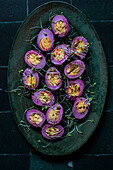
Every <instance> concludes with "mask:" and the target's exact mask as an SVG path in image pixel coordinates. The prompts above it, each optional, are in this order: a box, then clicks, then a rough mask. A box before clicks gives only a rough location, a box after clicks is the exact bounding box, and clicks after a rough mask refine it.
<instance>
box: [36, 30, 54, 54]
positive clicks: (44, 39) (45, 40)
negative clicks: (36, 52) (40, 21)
mask: <svg viewBox="0 0 113 170" xmlns="http://www.w3.org/2000/svg"><path fill="white" fill-rule="evenodd" d="M37 44H38V47H39V48H40V49H41V50H42V51H50V50H51V49H52V48H53V46H54V36H53V33H52V32H51V31H50V30H49V29H43V30H41V31H40V32H39V34H38V37H37Z"/></svg>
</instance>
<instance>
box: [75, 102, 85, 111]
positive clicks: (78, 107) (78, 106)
mask: <svg viewBox="0 0 113 170" xmlns="http://www.w3.org/2000/svg"><path fill="white" fill-rule="evenodd" d="M86 107H87V105H86V102H85V101H82V100H79V101H78V102H77V103H76V110H77V111H78V112H79V113H83V112H85V110H86Z"/></svg>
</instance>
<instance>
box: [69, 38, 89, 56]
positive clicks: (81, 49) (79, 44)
mask: <svg viewBox="0 0 113 170" xmlns="http://www.w3.org/2000/svg"><path fill="white" fill-rule="evenodd" d="M71 51H73V52H75V53H74V54H75V55H74V56H73V57H74V58H75V59H78V58H80V59H83V58H84V57H85V56H86V54H87V52H88V42H87V40H86V39H85V38H84V37H82V36H80V37H76V38H74V39H73V42H72V44H71Z"/></svg>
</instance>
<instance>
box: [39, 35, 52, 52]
mask: <svg viewBox="0 0 113 170" xmlns="http://www.w3.org/2000/svg"><path fill="white" fill-rule="evenodd" d="M51 46H52V41H51V40H50V38H49V37H43V38H42V39H41V40H40V47H41V48H42V49H43V50H48V49H50V48H51Z"/></svg>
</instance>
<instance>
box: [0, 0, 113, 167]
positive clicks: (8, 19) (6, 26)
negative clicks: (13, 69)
mask: <svg viewBox="0 0 113 170" xmlns="http://www.w3.org/2000/svg"><path fill="white" fill-rule="evenodd" d="M45 2H47V1H46V0H42V1H37V0H23V1H21V0H17V1H14V0H12V1H10V0H7V1H5V2H4V1H3V0H0V38H1V41H0V47H1V48H0V49H1V52H0V88H2V89H7V65H8V58H9V51H10V48H11V44H12V42H13V38H14V35H15V33H16V31H17V29H18V28H19V26H20V24H21V23H22V22H23V20H24V19H25V17H26V16H27V15H28V13H30V12H31V11H32V10H33V9H34V8H36V7H37V6H38V5H41V4H43V3H45ZM66 2H69V3H72V4H73V5H75V6H76V7H78V8H79V9H80V10H82V11H83V12H84V13H85V14H86V15H87V16H88V18H89V19H90V20H91V22H92V24H93V25H94V27H95V29H96V31H97V33H98V34H99V36H100V39H101V42H102V45H103V47H104V50H105V54H106V59H107V64H108V77H109V85H108V94H107V99H106V104H105V108H104V111H103V114H102V118H101V120H100V122H99V124H98V127H97V129H96V131H95V132H94V134H93V135H92V136H91V138H90V139H89V141H88V142H87V143H86V144H85V145H84V146H83V147H82V148H81V149H80V150H78V151H77V152H75V153H73V154H71V155H68V156H66V157H60V158H59V157H48V156H46V155H42V154H40V153H39V152H37V151H35V150H34V149H33V148H32V147H31V146H30V145H29V144H28V142H27V141H26V140H25V138H24V137H23V136H22V134H21V133H20V131H19V129H18V127H17V125H16V123H15V120H14V118H13V115H12V112H11V108H10V106H9V99H8V94H7V93H5V92H3V91H0V128H1V130H0V136H1V137H0V169H3V170H7V169H8V170H10V169H11V170H13V169H14V170H15V169H16V170H18V169H21V170H23V169H25V170H28V169H30V170H35V169H36V170H37V169H41V170H43V169H48V170H54V169H55V170H57V169H59V170H62V169H66V170H68V169H77V170H79V169H80V170H82V169H88V170H90V169H91V170H93V169H95V167H96V169H97V170H98V169H99V170H101V169H102V170H103V169H109V170H111V169H113V168H112V165H113V161H112V160H113V142H112V141H113V135H112V134H113V128H112V122H113V43H112V40H113V1H112V0H103V1H102V0H100V1H97V0H95V1H93V0H90V1H88V0H81V1H79V0H76V1H74V0H73V1H72V0H70V1H69V0H67V1H66ZM108 165H109V168H108Z"/></svg>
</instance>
